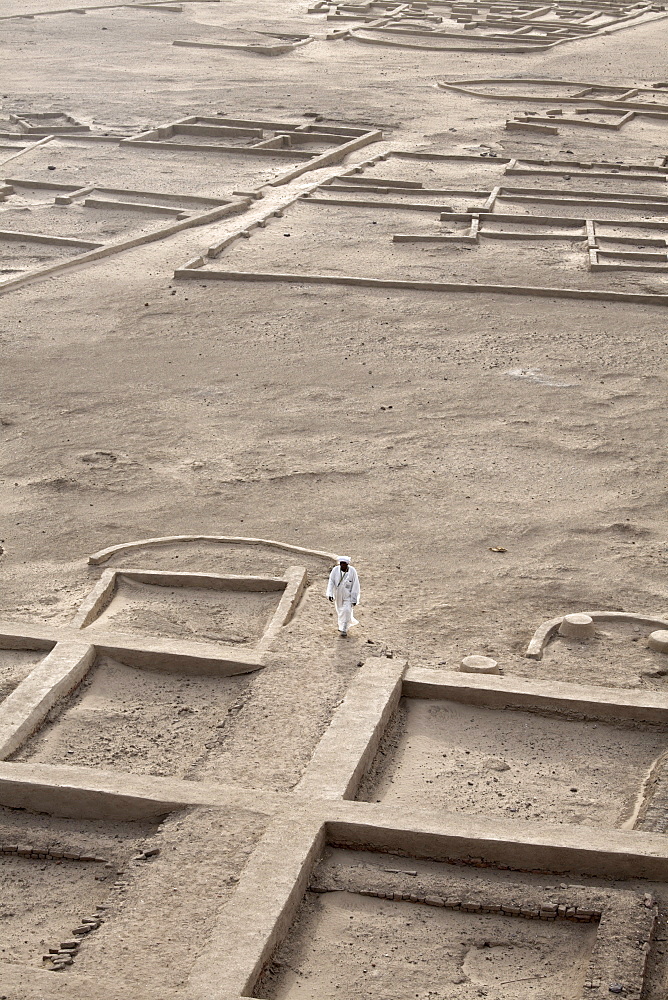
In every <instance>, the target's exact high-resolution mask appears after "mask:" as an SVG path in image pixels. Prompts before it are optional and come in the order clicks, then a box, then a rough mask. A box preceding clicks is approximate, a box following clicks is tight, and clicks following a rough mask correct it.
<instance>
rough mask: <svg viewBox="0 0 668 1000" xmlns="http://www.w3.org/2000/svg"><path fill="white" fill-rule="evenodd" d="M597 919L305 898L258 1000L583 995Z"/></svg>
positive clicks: (516, 999)
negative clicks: (528, 917) (580, 921)
mask: <svg viewBox="0 0 668 1000" xmlns="http://www.w3.org/2000/svg"><path fill="white" fill-rule="evenodd" d="M595 939H596V926H595V925H590V924H586V925H577V924H572V923H566V922H561V923H558V922H553V923H549V924H548V923H543V922H538V921H531V922H529V921H523V920H519V919H517V918H513V917H508V916H503V915H498V914H483V913H463V912H460V911H454V910H446V909H437V908H434V907H429V906H424V905H414V904H412V903H409V902H396V901H394V900H387V899H376V898H366V897H364V896H360V895H357V894H354V893H350V892H345V891H344V892H331V893H326V894H318V895H310V896H309V897H307V899H306V901H305V903H304V905H303V907H302V911H301V914H300V918H299V920H298V923H297V924H296V926H295V927H294V928H293V931H292V934H291V936H290V938H289V939H288V941H287V942H286V945H285V946H284V948H283V950H282V953H280V954H279V961H280V966H279V968H278V970H277V971H276V972H275V974H274V975H273V976H272V977H271V978H270V977H267V978H266V979H265V981H264V982H263V983H262V984H261V991H260V990H256V991H255V992H254V995H255V996H257V997H267V998H269V1000H286V998H293V997H301V998H304V1000H310V998H313V1000H316V998H320V997H322V996H328V995H329V996H331V995H334V996H337V997H339V998H340V1000H358V998H359V997H360V996H364V997H382V998H384V1000H405V998H406V997H407V996H418V997H431V998H434V1000H436V998H439V1000H440V998H442V1000H477V998H478V997H480V996H485V997H487V998H488V1000H525V998H526V1000H528V998H532V1000H553V998H554V997H555V996H558V997H559V998H560V1000H576V998H579V997H580V996H581V991H582V988H583V985H584V980H585V976H586V972H587V967H588V964H589V959H590V955H591V950H592V947H593V944H594V941H595Z"/></svg>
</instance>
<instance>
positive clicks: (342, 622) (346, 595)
mask: <svg viewBox="0 0 668 1000" xmlns="http://www.w3.org/2000/svg"><path fill="white" fill-rule="evenodd" d="M327 597H333V598H334V606H335V607H336V615H337V618H338V620H339V632H347V631H348V629H349V628H352V626H353V625H357V624H359V623H358V621H357V619H356V618H355V617H354V616H353V605H354V604H359V600H360V582H359V578H358V576H357V570H356V569H355V568H354V566H349V567H348V569H347V571H346V572H345V573H344V572H343V570H342V569H341V567H340V566H335V567H334V568H333V569H332V572H331V573H330V574H329V583H328V584H327Z"/></svg>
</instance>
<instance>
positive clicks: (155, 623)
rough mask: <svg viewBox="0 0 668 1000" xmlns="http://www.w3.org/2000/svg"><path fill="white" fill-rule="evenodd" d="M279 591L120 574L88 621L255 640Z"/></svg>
mask: <svg viewBox="0 0 668 1000" xmlns="http://www.w3.org/2000/svg"><path fill="white" fill-rule="evenodd" d="M282 593H283V592H282V591H277V590H272V591H268V592H266V593H264V592H261V591H252V592H251V591H244V590H209V589H206V588H204V587H163V586H155V585H154V584H147V583H138V582H137V581H136V580H128V579H124V578H123V577H120V578H118V579H117V585H116V589H115V591H114V595H113V597H112V599H111V601H110V603H109V605H108V606H107V607H106V608H105V609H104V611H103V612H102V614H101V615H100V616H99V618H97V619H96V620H95V622H94V623H93V627H100V628H104V629H105V630H109V629H114V630H116V631H118V632H131V633H139V634H141V635H147V636H157V635H159V636H165V637H169V638H174V639H183V640H185V639H189V640H191V641H192V640H201V639H208V640H211V641H213V642H225V643H234V644H239V645H247V644H253V643H255V642H257V641H258V640H259V639H260V638H261V637H262V634H263V632H264V630H265V628H266V626H267V624H268V623H269V620H270V618H271V616H272V615H273V613H274V612H275V610H276V608H277V607H278V603H279V601H280V599H281V596H282Z"/></svg>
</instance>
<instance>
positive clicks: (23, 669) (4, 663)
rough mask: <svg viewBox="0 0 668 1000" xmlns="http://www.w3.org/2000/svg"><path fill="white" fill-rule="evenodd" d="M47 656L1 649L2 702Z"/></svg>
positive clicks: (0, 683)
mask: <svg viewBox="0 0 668 1000" xmlns="http://www.w3.org/2000/svg"><path fill="white" fill-rule="evenodd" d="M45 655H46V654H45V653H41V652H40V653H37V652H32V651H31V650H27V649H26V650H24V649H0V700H2V699H3V698H6V697H7V695H8V694H11V693H12V691H13V690H14V688H15V687H16V685H17V684H20V683H21V681H22V680H24V678H26V677H27V676H28V674H29V673H30V671H31V670H33V669H34V667H35V665H36V664H37V663H39V661H40V660H41V659H42V658H43V657H44V656H45Z"/></svg>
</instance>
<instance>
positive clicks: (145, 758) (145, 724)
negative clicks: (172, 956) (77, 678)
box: [14, 657, 252, 778]
mask: <svg viewBox="0 0 668 1000" xmlns="http://www.w3.org/2000/svg"><path fill="white" fill-rule="evenodd" d="M251 684H252V682H251V681H249V680H248V678H246V677H209V676H196V675H195V676H186V675H184V674H179V673H172V672H167V671H163V670H148V669H137V668H134V667H129V666H126V665H125V664H123V663H120V662H119V661H117V660H114V659H111V658H110V657H99V658H98V660H97V662H96V664H95V665H94V667H93V668H92V670H91V671H90V672H89V674H88V676H87V677H86V679H85V680H84V682H83V683H82V684H81V685H80V686H79V687H78V688H77V690H76V691H75V692H74V694H73V695H72V696H71V697H70V698H69V699H66V700H64V701H62V702H60V703H59V704H58V705H57V706H56V707H55V708H54V709H53V710H52V712H51V714H50V718H49V720H48V721H47V722H46V723H45V724H44V725H43V726H42V728H41V729H40V730H39V731H38V732H37V733H36V734H35V736H33V737H32V738H31V739H30V740H29V741H28V742H27V743H26V744H25V745H24V746H23V747H22V748H20V749H19V751H18V752H17V753H16V755H15V757H14V759H15V760H22V761H27V760H30V761H32V762H34V763H44V764H72V765H83V766H86V767H101V768H104V769H105V770H111V771H125V772H127V771H130V772H132V773H134V774H152V775H158V776H168V775H169V776H174V777H178V778H188V777H194V769H195V768H196V767H197V766H198V765H201V764H204V763H205V762H206V761H207V760H209V758H210V757H213V756H215V753H216V749H217V748H220V747H222V745H223V743H224V742H225V740H226V739H227V738H229V723H230V722H231V721H233V720H234V717H235V715H236V711H237V709H236V708H235V706H236V704H237V702H238V699H239V698H241V697H242V696H244V695H245V694H246V693H247V692H248V691H249V690H250V686H251Z"/></svg>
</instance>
